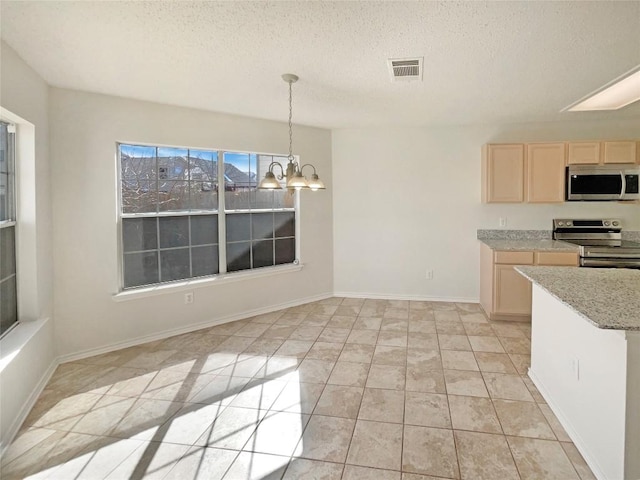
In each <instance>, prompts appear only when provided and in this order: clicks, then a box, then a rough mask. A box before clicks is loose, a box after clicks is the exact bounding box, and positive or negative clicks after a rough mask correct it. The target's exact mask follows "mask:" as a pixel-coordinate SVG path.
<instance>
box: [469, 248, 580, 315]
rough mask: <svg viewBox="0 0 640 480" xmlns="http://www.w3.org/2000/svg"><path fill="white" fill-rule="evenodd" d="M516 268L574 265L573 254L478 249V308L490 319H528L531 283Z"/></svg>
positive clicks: (574, 255) (574, 257) (575, 264)
mask: <svg viewBox="0 0 640 480" xmlns="http://www.w3.org/2000/svg"><path fill="white" fill-rule="evenodd" d="M516 265H550V266H551V265H564V266H577V265H578V253H577V252H549V251H501V250H492V249H491V248H489V246H487V245H486V244H484V243H483V244H482V246H481V249H480V305H481V306H482V309H483V310H484V311H485V313H486V314H487V316H488V317H489V318H490V319H491V320H529V319H530V318H531V282H529V280H527V279H526V278H524V277H523V276H522V275H520V274H519V273H518V272H516V271H515V268H514V267H515V266H516Z"/></svg>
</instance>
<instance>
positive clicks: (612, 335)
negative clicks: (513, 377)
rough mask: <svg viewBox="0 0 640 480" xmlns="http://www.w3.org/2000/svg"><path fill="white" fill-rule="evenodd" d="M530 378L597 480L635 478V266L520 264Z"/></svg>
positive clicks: (638, 463) (639, 408) (638, 287)
mask: <svg viewBox="0 0 640 480" xmlns="http://www.w3.org/2000/svg"><path fill="white" fill-rule="evenodd" d="M516 270H517V271H518V272H520V273H521V274H522V275H523V276H525V277H526V278H528V279H529V280H530V281H531V282H532V283H533V303H532V306H533V310H532V336H531V368H530V370H529V376H530V377H531V379H532V381H533V382H534V383H535V384H536V386H537V387H538V389H539V390H540V392H541V394H542V395H543V397H544V398H545V400H546V401H547V403H548V404H549V406H550V407H551V409H552V410H553V412H554V413H555V414H556V416H557V417H558V419H559V420H560V422H561V423H562V425H563V426H564V427H565V430H567V433H568V434H569V436H570V437H571V438H572V440H573V442H574V443H575V445H576V447H577V448H578V450H580V452H581V453H582V455H583V456H584V458H585V460H586V461H587V463H588V464H589V466H590V467H591V470H592V471H593V472H594V474H595V475H596V476H597V477H598V478H599V479H611V480H621V479H629V480H637V479H639V478H640V270H632V269H598V268H579V267H536V266H520V267H516Z"/></svg>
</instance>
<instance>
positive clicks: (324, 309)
mask: <svg viewBox="0 0 640 480" xmlns="http://www.w3.org/2000/svg"><path fill="white" fill-rule="evenodd" d="M339 306H340V305H327V304H319V305H316V306H315V307H314V308H313V310H311V313H318V314H320V315H334V314H335V313H336V310H338V307H339Z"/></svg>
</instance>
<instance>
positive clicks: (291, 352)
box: [276, 340, 313, 358]
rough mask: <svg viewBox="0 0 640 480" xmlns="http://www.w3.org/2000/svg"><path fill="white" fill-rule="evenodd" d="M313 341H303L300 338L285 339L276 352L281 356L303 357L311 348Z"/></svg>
mask: <svg viewBox="0 0 640 480" xmlns="http://www.w3.org/2000/svg"><path fill="white" fill-rule="evenodd" d="M312 346H313V342H305V341H302V340H285V341H284V343H283V344H282V346H281V347H280V348H279V349H278V351H277V352H276V355H278V356H281V357H296V358H304V356H305V355H306V354H307V353H308V352H309V350H311V347H312Z"/></svg>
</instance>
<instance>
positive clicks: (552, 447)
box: [2, 298, 594, 480]
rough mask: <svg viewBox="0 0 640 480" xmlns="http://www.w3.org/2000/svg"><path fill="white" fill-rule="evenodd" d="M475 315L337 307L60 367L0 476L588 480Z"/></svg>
mask: <svg viewBox="0 0 640 480" xmlns="http://www.w3.org/2000/svg"><path fill="white" fill-rule="evenodd" d="M529 337H530V326H529V325H527V324H513V323H509V324H506V323H496V322H488V321H487V319H486V318H485V316H484V315H483V314H482V313H481V311H480V310H479V308H478V306H477V305H475V304H453V303H431V302H408V301H386V300H364V299H343V298H330V299H327V300H323V301H319V302H316V303H310V304H306V305H302V306H299V307H295V308H290V309H287V310H282V311H279V312H275V313H270V314H266V315H260V316H257V317H254V318H250V319H247V320H242V321H237V322H233V323H228V324H225V325H220V326H217V327H213V328H209V329H206V330H201V331H198V332H193V333H188V334H184V335H179V336H175V337H171V338H168V339H165V340H160V341H156V342H152V343H147V344H144V345H140V346H137V347H132V348H127V349H124V350H119V351H116V352H111V353H108V354H104V355H99V356H95V357H92V358H87V359H84V360H80V361H77V362H71V363H66V364H63V365H60V366H59V367H58V369H57V370H56V372H55V374H54V376H53V378H52V379H51V381H50V382H49V384H48V385H47V387H46V389H45V390H44V391H43V393H42V395H41V396H40V398H39V400H38V402H37V404H36V405H35V407H34V408H33V410H32V411H31V413H30V415H29V417H28V418H27V420H26V422H25V425H24V426H23V428H22V430H21V431H20V433H19V434H18V436H17V437H16V439H15V441H14V443H13V444H12V445H11V446H10V448H9V449H8V451H7V452H6V454H5V455H4V457H3V459H2V478H3V479H6V480H8V479H13V478H39V479H45V478H46V479H63V480H68V479H78V478H86V479H138V478H154V479H155V478H158V479H160V478H164V479H179V480H182V479H195V478H199V479H207V480H211V479H222V478H224V479H232V480H246V479H281V478H283V479H343V480H355V479H375V480H386V479H389V480H392V479H394V480H428V479H436V478H439V479H442V478H445V479H459V478H462V479H474V480H479V479H491V480H495V479H500V480H507V479H536V480H541V479H561V480H570V479H580V480H587V479H592V478H594V477H593V475H592V473H591V471H590V470H589V468H588V466H587V465H586V464H585V462H584V460H583V459H582V457H581V456H580V454H579V453H578V451H577V449H576V448H575V446H574V445H573V444H572V443H571V440H570V439H569V438H568V437H567V434H566V433H565V432H564V431H563V429H562V427H561V426H560V425H559V423H558V421H557V420H556V419H555V417H554V416H553V413H552V412H551V410H550V409H549V407H548V406H547V405H546V404H545V403H544V400H543V399H542V397H541V396H540V394H539V393H538V392H537V391H536V389H535V387H534V386H533V384H532V383H531V382H530V381H529V379H528V378H527V377H526V376H525V375H526V370H527V367H528V364H529V352H530V341H529Z"/></svg>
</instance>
